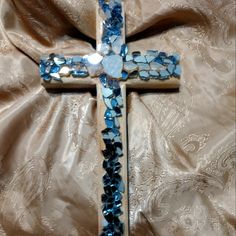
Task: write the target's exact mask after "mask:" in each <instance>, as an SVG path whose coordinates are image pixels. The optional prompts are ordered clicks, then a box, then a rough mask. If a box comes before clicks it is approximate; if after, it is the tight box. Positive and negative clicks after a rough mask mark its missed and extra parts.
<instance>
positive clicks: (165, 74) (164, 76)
mask: <svg viewBox="0 0 236 236" xmlns="http://www.w3.org/2000/svg"><path fill="white" fill-rule="evenodd" d="M160 76H161V79H163V80H164V79H168V77H169V76H170V74H169V72H168V71H167V70H161V71H160Z"/></svg>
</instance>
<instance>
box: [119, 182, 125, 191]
mask: <svg viewBox="0 0 236 236" xmlns="http://www.w3.org/2000/svg"><path fill="white" fill-rule="evenodd" d="M119 192H121V193H124V192H125V185H124V182H123V181H121V182H120V186H119Z"/></svg>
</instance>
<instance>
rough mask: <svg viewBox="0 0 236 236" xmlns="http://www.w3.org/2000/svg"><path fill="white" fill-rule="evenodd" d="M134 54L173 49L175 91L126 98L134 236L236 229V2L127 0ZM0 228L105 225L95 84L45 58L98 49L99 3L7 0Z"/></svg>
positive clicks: (59, 230)
mask: <svg viewBox="0 0 236 236" xmlns="http://www.w3.org/2000/svg"><path fill="white" fill-rule="evenodd" d="M125 6H126V18H127V24H126V27H127V34H128V38H127V42H128V45H129V48H130V50H131V51H135V50H137V49H138V50H147V49H150V48H154V49H157V50H158V49H161V50H163V51H166V52H174V51H176V52H178V53H180V55H181V58H182V67H183V75H182V78H181V81H182V82H181V88H180V91H179V92H171V93H170V92H168V91H165V92H159V91H156V92H155V91H153V92H148V91H142V92H140V93H137V91H130V93H129V95H128V123H129V126H128V133H129V180H130V183H129V192H130V226H131V235H135V236H154V235H155V236H193V235H194V236H198V235H199V236H222V235H224V236H228V235H229V236H233V235H235V233H236V230H235V229H236V220H235V214H236V213H235V207H236V206H235V163H236V152H235V123H234V119H235V81H234V78H235V36H236V32H235V26H236V22H235V10H236V9H235V2H234V1H233V0H217V1H216V0H214V1H213V0H199V1H194V0H166V1H161V0H136V1H133V0H126V1H125ZM0 11H1V14H0V23H1V24H0V59H1V60H0V235H1V236H15V235H19V236H26V235H27V236H28V235H34V236H35V235H39V236H42V235H53V236H54V235H55V236H62V235H63V236H65V235H66V236H67V235H68V236H69V235H70V236H76V235H79V236H93V235H97V233H98V223H97V217H98V213H97V211H98V202H99V196H98V194H97V182H98V181H100V179H101V176H99V175H98V173H97V166H98V165H101V159H100V155H99V147H98V144H97V142H96V96H95V93H94V91H70V92H67V91H60V92H54V91H52V92H47V91H46V90H45V89H44V88H43V87H42V86H41V85H40V76H39V74H38V62H39V58H40V56H41V55H43V54H49V53H51V52H55V51H56V52H58V53H62V54H64V55H75V54H88V53H91V52H94V51H95V49H94V46H95V38H96V30H95V29H96V25H95V11H96V9H95V0H50V1H48V0H35V1H33V4H29V1H28V0H21V1H18V0H9V1H5V0H0Z"/></svg>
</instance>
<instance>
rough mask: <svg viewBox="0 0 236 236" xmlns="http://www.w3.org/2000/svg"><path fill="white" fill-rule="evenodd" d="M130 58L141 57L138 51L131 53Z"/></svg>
mask: <svg viewBox="0 0 236 236" xmlns="http://www.w3.org/2000/svg"><path fill="white" fill-rule="evenodd" d="M132 56H133V58H135V57H138V56H141V52H139V51H135V52H132Z"/></svg>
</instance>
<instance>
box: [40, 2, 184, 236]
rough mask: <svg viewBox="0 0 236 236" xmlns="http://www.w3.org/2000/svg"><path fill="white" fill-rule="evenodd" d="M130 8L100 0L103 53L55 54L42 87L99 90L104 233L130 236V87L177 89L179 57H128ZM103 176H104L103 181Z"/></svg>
mask: <svg viewBox="0 0 236 236" xmlns="http://www.w3.org/2000/svg"><path fill="white" fill-rule="evenodd" d="M123 9H124V3H123V2H122V0H98V4H97V15H96V17H97V18H96V19H97V20H96V22H97V32H96V33H97V34H96V39H97V52H96V53H93V54H90V55H83V56H79V55H78V56H70V57H65V56H63V55H58V54H50V55H49V56H45V57H42V59H41V61H40V74H41V77H42V84H43V85H44V86H45V87H46V88H47V89H50V88H53V89H57V88H59V89H62V88H64V89H72V88H76V89H79V88H83V89H84V88H86V89H89V88H96V90H97V111H98V112H97V121H98V122H97V124H98V135H97V138H98V142H99V145H100V148H101V150H102V152H101V160H102V161H103V164H101V166H100V167H99V169H100V171H99V173H100V174H101V183H99V188H98V192H99V199H100V200H99V202H100V208H99V217H98V221H99V233H100V235H102V236H119V235H125V236H128V235H129V216H128V173H127V120H126V117H127V114H126V88H130V89H133V88H135V89H176V88H178V87H179V85H180V81H179V78H180V74H181V68H180V65H179V60H180V58H179V55H178V54H173V55H167V54H166V53H165V52H159V51H157V50H148V51H147V52H146V53H145V54H142V53H141V52H139V51H136V52H133V53H132V54H129V53H128V47H127V45H126V44H125V26H124V22H125V21H124V10H123ZM102 176H103V177H102Z"/></svg>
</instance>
